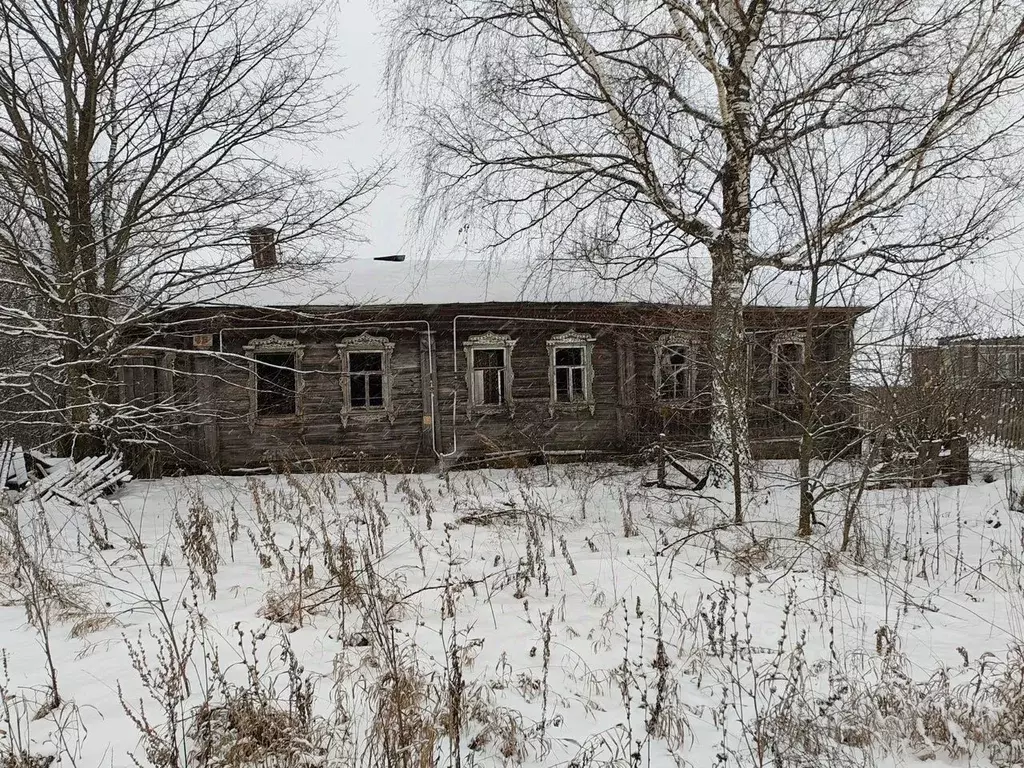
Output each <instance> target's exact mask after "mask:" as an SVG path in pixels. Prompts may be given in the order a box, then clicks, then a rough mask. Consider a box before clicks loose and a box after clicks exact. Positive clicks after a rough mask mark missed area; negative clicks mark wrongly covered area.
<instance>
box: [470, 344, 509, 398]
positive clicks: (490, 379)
mask: <svg viewBox="0 0 1024 768" xmlns="http://www.w3.org/2000/svg"><path fill="white" fill-rule="evenodd" d="M473 402H474V403H476V404H477V405H501V404H502V403H504V402H505V350H503V349H474V350H473Z"/></svg>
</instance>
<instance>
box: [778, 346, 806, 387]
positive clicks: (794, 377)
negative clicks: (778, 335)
mask: <svg viewBox="0 0 1024 768" xmlns="http://www.w3.org/2000/svg"><path fill="white" fill-rule="evenodd" d="M775 360H776V372H775V377H776V378H775V394H776V396H778V397H793V396H794V395H796V394H797V391H798V385H799V381H800V375H801V370H800V369H801V368H802V367H803V362H804V345H803V344H798V343H789V344H779V345H778V347H777V348H776V351H775Z"/></svg>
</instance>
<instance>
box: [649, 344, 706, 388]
mask: <svg viewBox="0 0 1024 768" xmlns="http://www.w3.org/2000/svg"><path fill="white" fill-rule="evenodd" d="M656 352H657V359H656V360H655V365H654V384H655V389H656V391H657V397H658V399H659V400H677V401H678V400H689V399H690V398H691V397H692V396H693V391H694V386H693V385H694V378H695V376H696V368H695V366H694V359H693V345H692V344H691V343H690V341H689V340H688V339H686V338H685V337H682V336H678V335H666V336H662V337H661V338H660V339H659V340H658V345H657V347H656Z"/></svg>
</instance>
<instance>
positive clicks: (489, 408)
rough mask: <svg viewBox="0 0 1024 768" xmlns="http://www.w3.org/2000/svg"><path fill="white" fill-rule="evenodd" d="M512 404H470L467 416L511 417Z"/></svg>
mask: <svg viewBox="0 0 1024 768" xmlns="http://www.w3.org/2000/svg"><path fill="white" fill-rule="evenodd" d="M513 410H514V408H513V406H512V405H510V404H506V405H473V406H470V409H469V413H468V416H469V417H470V418H473V419H475V418H476V417H477V416H508V417H509V418H511V417H512V413H513Z"/></svg>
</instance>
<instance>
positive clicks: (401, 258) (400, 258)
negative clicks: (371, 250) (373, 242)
mask: <svg viewBox="0 0 1024 768" xmlns="http://www.w3.org/2000/svg"><path fill="white" fill-rule="evenodd" d="M373 260H374V261H405V254H404V253H393V254H391V255H390V256H374V257H373Z"/></svg>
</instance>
